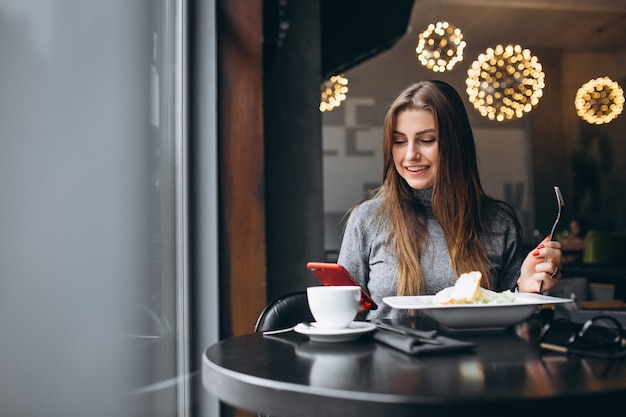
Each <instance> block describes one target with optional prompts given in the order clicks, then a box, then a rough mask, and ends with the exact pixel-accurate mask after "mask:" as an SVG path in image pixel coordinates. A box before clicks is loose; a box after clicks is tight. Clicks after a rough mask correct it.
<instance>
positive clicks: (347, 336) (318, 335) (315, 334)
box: [293, 321, 376, 343]
mask: <svg viewBox="0 0 626 417" xmlns="http://www.w3.org/2000/svg"><path fill="white" fill-rule="evenodd" d="M375 329H376V325H375V324H373V323H368V322H364V321H353V322H352V323H351V324H350V325H349V326H348V327H346V328H344V329H320V328H318V327H315V322H313V323H310V324H309V323H300V324H298V325H297V326H296V327H294V329H293V330H294V331H295V332H296V333H300V334H304V335H307V336H309V339H311V340H312V341H314V342H326V343H337V342H348V341H350V340H355V339H358V338H359V337H361V336H362V335H364V334H366V333H369V332H371V331H374V330H375Z"/></svg>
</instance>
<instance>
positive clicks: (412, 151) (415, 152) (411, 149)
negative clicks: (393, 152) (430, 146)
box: [406, 143, 420, 159]
mask: <svg viewBox="0 0 626 417" xmlns="http://www.w3.org/2000/svg"><path fill="white" fill-rule="evenodd" d="M419 155H420V153H419V146H418V145H416V144H413V143H409V146H408V147H407V150H406V157H407V158H408V159H415V158H418V157H419Z"/></svg>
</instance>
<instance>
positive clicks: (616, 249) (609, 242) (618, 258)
mask: <svg viewBox="0 0 626 417" xmlns="http://www.w3.org/2000/svg"><path fill="white" fill-rule="evenodd" d="M583 264H585V265H590V264H592V265H602V266H626V232H605V231H601V230H590V231H589V232H588V233H587V235H586V237H585V249H584V250H583Z"/></svg>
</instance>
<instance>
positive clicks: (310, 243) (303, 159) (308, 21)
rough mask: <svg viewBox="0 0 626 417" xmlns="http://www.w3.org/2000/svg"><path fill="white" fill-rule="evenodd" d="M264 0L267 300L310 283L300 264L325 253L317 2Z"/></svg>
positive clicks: (303, 265)
mask: <svg viewBox="0 0 626 417" xmlns="http://www.w3.org/2000/svg"><path fill="white" fill-rule="evenodd" d="M265 3H266V4H265V10H264V14H265V22H266V27H265V29H264V30H265V33H266V34H268V35H269V36H266V39H265V42H266V44H265V45H264V51H265V56H264V71H265V74H264V95H263V97H264V123H265V126H264V131H265V166H266V167H265V199H266V201H265V207H266V236H267V238H266V246H267V297H268V299H269V300H272V299H274V298H277V297H278V296H281V295H284V294H286V293H288V292H292V291H297V290H302V289H304V288H306V287H307V286H309V285H316V284H317V281H316V280H315V277H313V275H312V274H311V273H310V272H309V271H308V270H307V269H306V263H307V262H308V261H312V260H322V259H323V251H324V248H323V243H324V240H323V224H324V222H323V206H322V190H323V184H322V123H321V115H320V112H319V110H318V108H319V100H320V83H321V79H320V68H321V61H320V26H319V19H320V11H319V2H318V1H298V2H286V5H285V6H284V8H282V9H281V5H280V3H281V2H277V3H275V4H272V3H274V2H269V3H268V2H265ZM271 24H275V25H277V29H276V28H274V27H268V26H267V25H271ZM268 42H269V43H268ZM259 158H261V155H259Z"/></svg>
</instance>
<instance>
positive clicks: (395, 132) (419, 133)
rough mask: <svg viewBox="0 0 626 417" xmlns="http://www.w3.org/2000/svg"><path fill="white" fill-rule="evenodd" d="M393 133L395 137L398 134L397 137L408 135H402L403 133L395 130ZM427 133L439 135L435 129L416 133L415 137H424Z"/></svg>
mask: <svg viewBox="0 0 626 417" xmlns="http://www.w3.org/2000/svg"><path fill="white" fill-rule="evenodd" d="M392 133H393V134H394V135H396V134H397V135H402V136H406V134H405V133H402V132H400V131H398V130H394V131H393V132H392ZM425 133H437V129H435V128H429V129H424V130H422V131H419V132H416V133H415V136H419V135H423V134H425Z"/></svg>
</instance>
